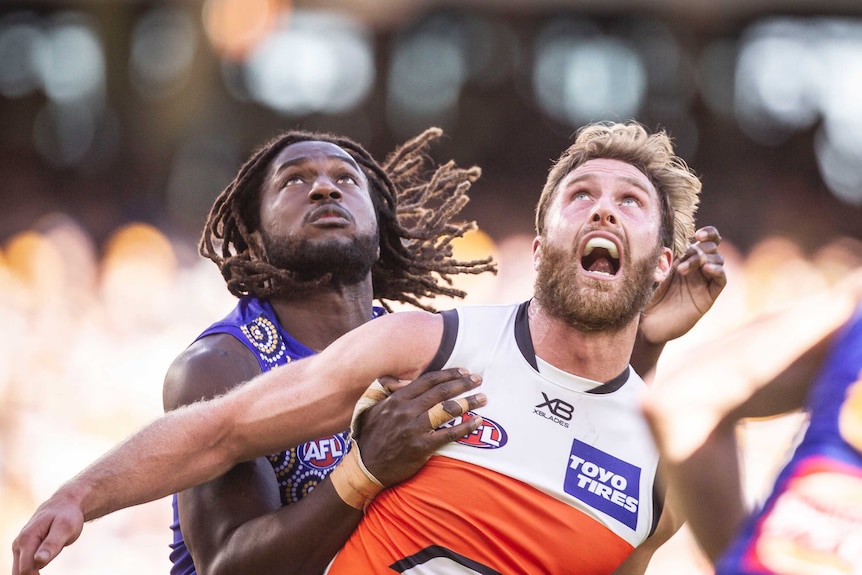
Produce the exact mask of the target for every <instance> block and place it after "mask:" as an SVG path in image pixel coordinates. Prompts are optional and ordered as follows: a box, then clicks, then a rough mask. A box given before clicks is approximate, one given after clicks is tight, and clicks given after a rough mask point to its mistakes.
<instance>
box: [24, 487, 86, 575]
mask: <svg viewBox="0 0 862 575" xmlns="http://www.w3.org/2000/svg"><path fill="white" fill-rule="evenodd" d="M83 528H84V515H83V514H82V513H81V507H80V505H79V504H78V502H77V500H75V499H74V498H70V497H66V496H64V495H63V492H62V490H61V491H58V492H57V493H55V494H54V495H53V496H52V497H51V498H50V499H48V500H47V501H45V502H44V503H43V504H42V505H40V506H39V508H38V509H37V510H36V512H35V513H34V514H33V517H31V518H30V521H28V522H27V524H26V525H25V526H24V528H23V529H21V532H20V533H19V534H18V537H16V538H15V541H14V542H13V543H12V575H35V574H38V573H39V570H40V569H42V568H43V567H45V565H47V564H48V563H50V562H51V560H53V559H54V558H55V557H56V556H57V555H59V553H60V551H62V550H63V547H65V546H67V545H70V544H72V543H74V542H75V540H76V539H78V537H79V536H80V535H81V531H82V530H83Z"/></svg>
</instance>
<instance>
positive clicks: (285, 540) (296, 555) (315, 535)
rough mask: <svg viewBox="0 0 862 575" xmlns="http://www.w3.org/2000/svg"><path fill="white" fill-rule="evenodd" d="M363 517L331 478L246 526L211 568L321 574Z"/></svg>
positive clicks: (229, 572)
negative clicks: (333, 485)
mask: <svg viewBox="0 0 862 575" xmlns="http://www.w3.org/2000/svg"><path fill="white" fill-rule="evenodd" d="M362 517H363V514H362V511H360V510H358V509H354V508H353V507H350V506H349V505H347V504H345V503H344V502H343V501H342V500H341V499H340V498H339V497H338V494H337V493H336V492H335V489H334V488H333V487H332V484H331V483H330V481H329V480H328V479H326V480H324V481H323V482H322V483H320V484H319V485H318V486H317V487H315V488H314V490H313V491H312V492H311V493H309V494H308V495H306V496H305V497H304V498H303V499H301V500H300V501H298V502H296V503H293V504H291V505H288V506H286V507H282V508H281V509H279V510H278V511H275V512H273V513H269V514H267V515H264V516H261V517H258V518H256V519H254V520H251V521H248V522H246V523H244V524H242V525H240V526H239V527H238V528H237V529H236V530H234V531H233V532H232V533H231V534H230V536H229V537H228V538H227V540H226V541H225V542H224V545H223V546H222V547H221V549H220V550H219V552H218V555H217V557H216V559H215V561H214V562H213V563H212V569H209V570H207V571H206V572H207V573H212V574H213V575H235V574H239V573H258V574H261V575H269V574H272V575H280V574H283V573H292V574H294V575H318V574H320V573H322V572H323V570H324V569H325V567H326V566H327V565H328V564H329V562H330V561H331V560H332V558H333V557H334V556H335V554H336V553H337V552H338V550H339V549H341V547H342V546H343V545H344V543H345V542H346V541H347V539H348V538H349V537H350V535H351V534H352V533H353V531H354V529H356V526H357V525H358V524H359V522H360V521H361V520H362Z"/></svg>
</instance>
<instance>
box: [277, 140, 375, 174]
mask: <svg viewBox="0 0 862 575" xmlns="http://www.w3.org/2000/svg"><path fill="white" fill-rule="evenodd" d="M326 159H331V160H339V161H343V162H346V163H348V164H350V165H351V166H353V167H354V168H356V169H357V170H359V169H360V168H359V164H357V163H356V160H355V159H354V158H353V156H351V155H350V154H348V153H347V151H346V150H345V149H344V148H342V147H341V146H337V145H335V144H333V143H331V142H324V141H321V140H307V141H303V142H296V143H293V144H290V145H288V146H285V147H284V149H283V150H282V151H281V152H279V154H278V156H276V158H275V160H274V161H273V165H274V166H276V167H278V166H280V165H284V164H295V163H300V162H307V161H319V160H326Z"/></svg>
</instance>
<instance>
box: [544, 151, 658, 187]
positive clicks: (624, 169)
mask: <svg viewBox="0 0 862 575" xmlns="http://www.w3.org/2000/svg"><path fill="white" fill-rule="evenodd" d="M598 179H620V180H625V181H627V182H630V183H632V184H633V185H636V186H638V187H640V188H643V189H645V190H647V191H653V192H655V188H654V187H653V185H652V182H651V181H650V179H649V178H648V177H647V176H646V174H644V173H643V172H642V171H640V170H639V169H638V168H636V167H635V166H633V165H632V164H629V163H628V162H623V161H622V160H612V159H608V158H597V159H594V160H587V161H586V162H584V163H583V164H581V165H580V166H578V167H577V168H575V169H574V170H572V171H571V172H569V173H568V174H566V176H565V178H563V182H561V183H568V182H573V181H578V180H598Z"/></svg>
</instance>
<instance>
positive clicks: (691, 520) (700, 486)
mask: <svg viewBox="0 0 862 575" xmlns="http://www.w3.org/2000/svg"><path fill="white" fill-rule="evenodd" d="M663 471H664V475H665V477H667V478H668V483H669V490H672V491H673V493H674V496H675V501H676V503H675V504H676V505H677V507H678V508H679V510H680V511H681V512H682V514H683V516H684V517H685V519H686V521H687V522H688V525H689V527H690V528H691V530H692V532H693V533H694V535H695V537H696V538H697V540H698V542H699V543H700V545H701V547H702V549H703V551H704V552H705V553H706V555H707V556H708V557H709V558H710V560H712V561H715V560H716V559H717V558H718V556H719V554H720V553H721V551H722V550H724V549H725V548H726V547H727V545H728V544H729V543H730V541H731V539H732V537H733V535H734V533H736V530H737V529H738V527H739V526H740V525H741V523H742V521H743V520H744V519H745V516H746V514H747V512H748V510H747V509H746V508H745V505H744V497H743V493H742V484H741V481H740V469H739V457H738V449H737V444H736V434H735V428H734V426H733V425H731V424H727V425H720V426H718V428H717V429H716V430H715V431H714V432H713V434H712V435H711V436H710V438H709V440H708V441H706V442H705V443H704V445H703V446H702V447H701V448H700V449H698V450H696V451H695V452H694V453H692V454H691V456H690V457H688V458H687V459H684V460H681V461H676V462H673V461H664V462H663Z"/></svg>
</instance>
